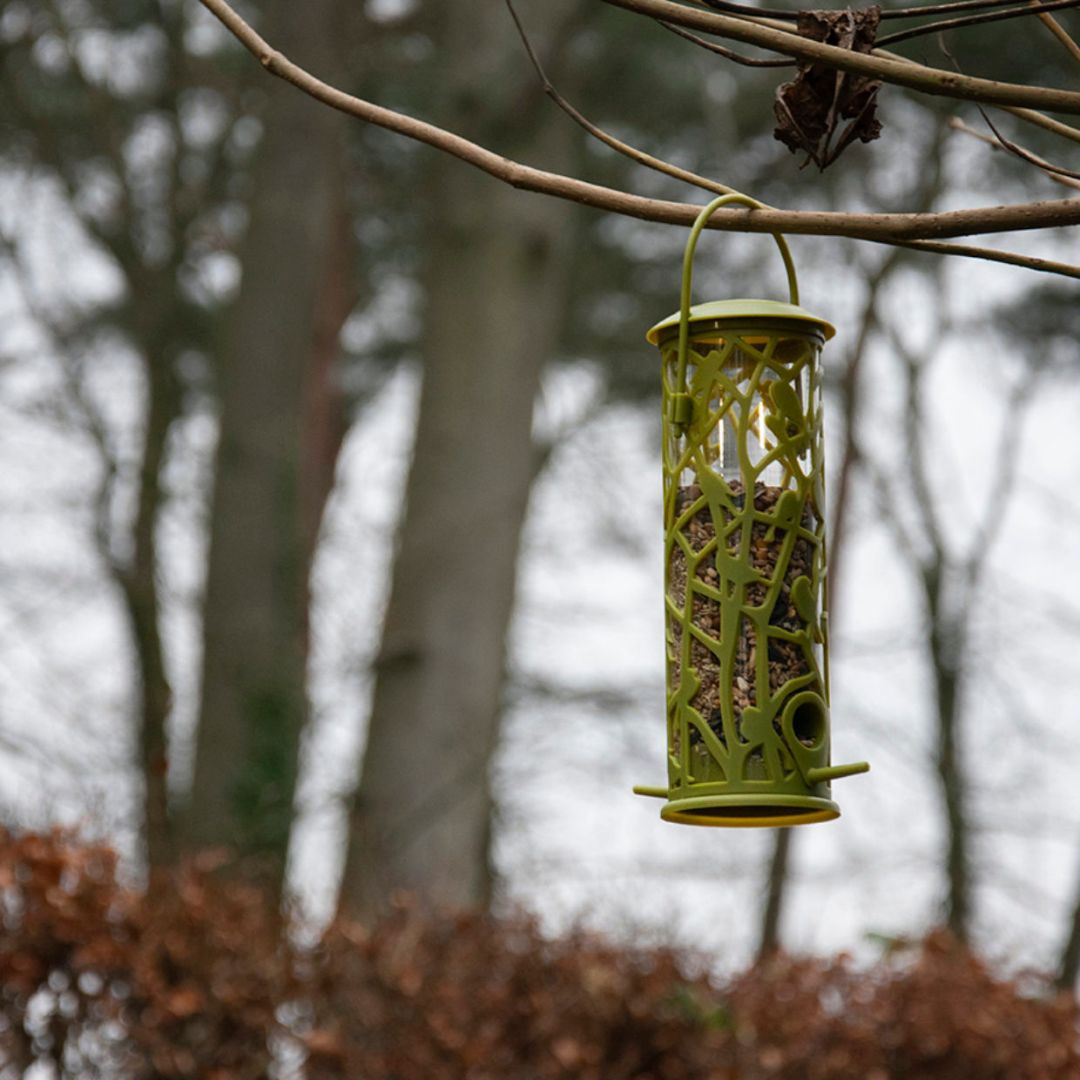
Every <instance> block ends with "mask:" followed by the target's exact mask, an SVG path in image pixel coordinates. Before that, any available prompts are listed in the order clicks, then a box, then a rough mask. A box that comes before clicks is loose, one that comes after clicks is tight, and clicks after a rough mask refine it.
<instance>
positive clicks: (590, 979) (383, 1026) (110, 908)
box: [0, 831, 1080, 1080]
mask: <svg viewBox="0 0 1080 1080" xmlns="http://www.w3.org/2000/svg"><path fill="white" fill-rule="evenodd" d="M211 871H212V866H211V865H209V863H203V864H202V865H195V866H189V867H186V868H184V869H182V870H179V871H177V872H176V873H175V874H172V875H169V876H168V877H163V878H162V879H161V880H160V881H157V882H154V883H153V884H152V885H151V887H150V888H148V889H146V890H134V889H130V888H125V887H123V886H122V885H121V884H119V883H118V881H117V878H116V859H115V856H114V855H113V853H112V852H111V851H110V850H109V849H108V848H107V847H105V846H103V845H95V844H85V843H79V842H78V841H76V840H75V839H74V838H73V837H71V836H70V835H68V834H64V833H51V834H46V835H23V836H15V835H13V834H11V833H6V832H3V831H0V1077H2V1078H5V1080H6V1078H7V1077H9V1076H12V1077H14V1076H20V1075H23V1074H24V1073H25V1072H26V1070H27V1069H28V1068H30V1066H31V1065H34V1064H39V1065H46V1066H51V1067H52V1070H53V1074H54V1075H59V1076H62V1077H79V1078H84V1077H109V1078H111V1080H129V1078H130V1080H134V1078H139V1080H141V1078H149V1077H165V1078H171V1077H176V1078H179V1077H193V1078H206V1080H234V1078H244V1077H251V1078H254V1077H269V1076H274V1077H277V1078H281V1080H290V1078H295V1080H301V1078H303V1080H339V1078H340V1080H345V1078H348V1080H420V1078H424V1080H441V1078H447V1080H457V1078H461V1080H496V1078H497V1080H526V1078H528V1080H547V1078H552V1080H555V1078H581V1080H849V1078H850V1080H906V1078H911V1080H915V1078H918V1080H952V1078H957V1080H959V1078H961V1077H963V1078H971V1077H976V1078H978V1080H998V1078H1001V1080H1005V1078H1008V1080H1036V1078H1037V1080H1066V1078H1076V1077H1080V1045H1078V1027H1077V1021H1078V1011H1077V1005H1076V1001H1075V999H1074V998H1072V997H1071V996H1061V995H1059V996H1053V995H1051V994H1050V993H1049V991H1048V989H1047V985H1048V984H1047V983H1045V982H1044V981H1041V980H1038V979H1034V978H1031V979H1028V980H1027V981H1026V982H1018V981H1015V980H1007V979H1002V978H1000V977H999V976H997V975H995V974H994V973H992V972H991V971H990V970H989V969H988V968H987V966H986V965H985V964H983V963H982V962H981V961H980V960H979V959H978V958H977V957H975V956H973V955H972V954H971V953H970V952H968V951H966V950H965V949H963V948H961V947H960V946H958V945H957V944H956V943H954V942H953V941H952V940H951V939H950V938H949V937H948V936H946V935H944V934H933V935H931V936H930V937H928V938H927V939H926V940H925V941H924V942H922V943H920V944H919V945H917V946H912V947H911V948H909V949H907V950H902V951H898V952H896V953H895V954H894V955H892V956H890V957H888V958H886V959H885V960H883V961H881V962H880V963H879V964H877V965H876V966H874V967H873V968H870V969H865V968H860V967H857V966H855V965H854V964H852V963H851V962H850V961H849V960H847V959H845V958H843V957H841V958H837V959H833V960H820V959H805V958H803V959H797V958H792V957H785V956H777V957H775V958H773V959H772V960H770V961H769V962H768V963H766V964H762V965H758V966H757V967H754V968H752V969H750V970H748V971H746V972H744V973H742V974H741V975H739V976H737V977H736V978H734V979H731V980H728V981H726V982H720V981H718V980H716V979H710V978H708V977H707V976H705V975H704V974H700V973H698V974H693V973H691V972H690V970H689V968H688V967H687V964H686V958H680V957H679V956H678V955H677V954H676V953H674V952H673V951H671V950H663V949H649V950H633V949H627V948H625V947H617V946H615V945H612V944H608V943H604V942H602V941H600V940H598V939H597V938H595V937H594V936H590V935H586V934H577V935H571V936H569V937H566V938H561V939H556V940H551V939H546V938H545V937H544V936H543V935H542V934H541V933H540V932H539V930H538V928H537V927H536V925H535V924H534V923H532V922H530V921H529V920H527V919H515V920H502V921H499V920H495V919H492V918H489V917H485V916H481V915H461V916H457V917H454V918H445V917H444V918H436V917H431V916H429V915H426V914H425V913H423V912H422V911H421V909H420V908H419V907H417V906H415V905H414V904H412V903H410V902H408V901H407V900H402V901H401V902H400V903H399V904H398V905H397V906H396V907H395V909H394V910H393V911H392V912H391V914H390V915H389V916H388V917H387V918H386V919H385V920H383V921H382V922H381V923H380V924H379V925H377V926H375V927H373V928H371V929H368V930H365V929H362V928H360V927H357V926H355V925H345V924H339V925H336V926H334V927H333V928H331V929H330V930H329V931H328V932H327V933H326V934H325V935H324V937H323V939H322V941H321V942H320V943H319V944H318V946H317V947H316V948H314V949H300V948H297V947H290V946H288V945H287V944H283V943H282V935H281V926H280V920H279V919H278V918H277V917H276V915H275V914H274V913H273V912H271V911H269V910H268V909H267V908H266V907H265V905H264V904H263V902H262V900H261V898H260V896H259V895H258V893H257V892H255V891H254V890H252V889H250V888H248V887H245V886H243V885H241V884H237V883H235V882H224V881H219V880H217V879H216V878H215V877H214V875H213V873H212V872H211Z"/></svg>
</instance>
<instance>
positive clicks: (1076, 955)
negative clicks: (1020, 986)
mask: <svg viewBox="0 0 1080 1080" xmlns="http://www.w3.org/2000/svg"><path fill="white" fill-rule="evenodd" d="M1078 975H1080V880H1078V881H1077V885H1076V891H1075V893H1074V894H1073V902H1072V911H1071V913H1070V915H1069V928H1068V934H1067V935H1066V937H1065V944H1064V945H1063V946H1062V948H1061V956H1060V957H1059V959H1058V970H1057V978H1056V979H1055V982H1056V984H1057V986H1058V987H1059V988H1060V989H1061V990H1075V989H1076V979H1077V976H1078Z"/></svg>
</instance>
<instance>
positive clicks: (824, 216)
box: [200, 0, 1080, 277]
mask: <svg viewBox="0 0 1080 1080" xmlns="http://www.w3.org/2000/svg"><path fill="white" fill-rule="evenodd" d="M200 2H201V3H202V4H203V6H204V7H206V8H207V9H208V10H209V11H211V12H212V13H213V14H214V15H215V16H217V18H219V19H220V20H221V21H222V23H223V24H224V25H225V26H226V27H227V28H228V29H229V31H230V32H231V33H232V34H233V35H234V36H235V37H236V38H237V39H238V40H239V41H240V42H241V43H242V44H243V45H244V46H245V48H247V49H248V50H249V51H250V52H251V53H252V54H253V55H254V56H256V57H257V58H258V59H259V60H260V62H261V63H262V64H263V66H264V67H265V68H266V70H267V71H269V72H270V73H271V74H274V75H277V76H278V77H279V78H282V79H284V80H285V81H286V82H289V83H291V84H292V85H294V86H296V87H297V88H298V89H300V90H302V91H303V92H304V93H306V94H308V95H309V96H311V97H313V98H315V99H316V100H318V101H321V102H323V103H324V104H326V105H329V106H330V107H332V108H335V109H338V110H340V111H341V112H345V113H347V114H349V115H350V116H355V117H357V118H359V119H361V120H364V121H367V122H368V123H372V124H376V125H377V126H379V127H384V128H386V129H388V130H391V131H396V132H398V133H400V134H402V135H406V136H408V137H409V138H412V139H415V140H417V141H418V142H423V143H426V144H427V145H429V146H433V147H434V148H436V149H438V150H441V151H443V152H444V153H448V154H450V155H452V156H453V157H457V158H459V159H460V160H462V161H465V162H468V163H469V164H471V165H474V166H475V167H476V168H479V169H481V170H483V171H484V172H486V173H488V174H489V175H491V176H494V177H495V178H496V179H499V180H502V181H503V182H505V183H507V184H510V185H511V186H512V187H515V188H518V189H520V190H524V191H535V192H541V193H543V194H547V195H552V196H555V197H557V198H563V199H568V200H570V201H573V202H578V203H581V204H583V205H586V206H593V207H596V208H599V209H602V210H607V211H610V212H612V213H618V214H623V215H626V216H628V217H634V218H640V219H642V220H646V221H654V222H658V223H661V224H670V225H683V226H689V225H691V224H692V223H693V221H694V219H695V218H696V217H697V215H698V213H699V211H700V207H699V206H697V205H694V204H687V203H677V202H668V201H665V200H660V199H648V198H644V197H642V196H640V195H632V194H630V193H629V192H625V191H619V190H617V189H614V188H608V187H603V186H601V185H599V184H591V183H588V182H586V181H583V180H577V179H574V178H573V177H568V176H563V175H561V174H559V173H552V172H547V171H545V170H542V169H534V168H531V167H530V166H526V165H522V164H521V163H519V162H516V161H513V160H511V159H510V158H505V157H503V156H501V155H500V154H496V153H494V152H493V151H491V150H488V149H487V148H486V147H483V146H480V145H478V144H477V143H474V142H470V141H469V140H468V139H464V138H462V137H461V136H460V135H455V134H454V133H452V132H449V131H446V130H444V129H442V128H439V127H436V126H435V125H433V124H428V123H425V122H424V121H422V120H416V119H414V118H413V117H410V116H405V115H404V114H402V113H398V112H394V111H393V110H391V109H387V108H384V107H382V106H380V105H375V104H373V103H371V102H368V101H364V100H363V99H361V98H357V97H353V96H352V95H350V94H346V93H345V92H344V91H342V90H338V89H337V88H335V87H333V86H329V85H328V84H327V83H324V82H322V81H321V80H319V79H317V78H315V76H313V75H311V74H310V73H309V72H307V71H305V70H304V69H303V68H301V67H298V66H297V65H296V64H294V63H292V62H291V61H290V60H288V59H287V58H286V57H285V56H283V55H282V54H281V53H279V52H277V51H276V50H275V49H272V48H271V47H270V46H269V45H268V44H267V43H266V41H264V40H263V38H262V37H260V36H259V34H258V33H256V31H255V30H254V29H253V28H252V27H251V26H249V25H248V24H247V23H246V22H245V21H244V20H243V19H242V18H241V17H240V16H239V15H238V14H237V13H236V12H235V11H234V10H233V9H232V8H231V7H230V6H229V4H228V3H227V2H226V0H200ZM840 51H843V50H840ZM1077 223H1080V200H1076V201H1073V200H1060V201H1056V202H1043V203H1025V204H1020V205H1012V206H997V207H989V208H985V209H978V210H952V211H945V212H940V213H927V214H895V213H890V214H845V213H837V212H825V211H792V210H766V209H760V210H730V211H727V210H725V211H722V212H721V213H718V214H716V215H714V216H713V218H712V219H711V221H710V223H709V224H710V227H712V228H717V229H730V230H733V231H736V232H755V233H756V232H784V233H791V234H793V235H796V234H801V235H818V236H847V237H851V238H852V239H857V240H872V241H876V242H880V243H902V244H904V245H909V246H910V245H912V244H914V243H915V242H918V241H923V240H931V241H933V242H934V244H935V245H936V246H929V245H928V246H926V247H925V250H931V251H933V250H936V251H940V252H941V253H947V254H962V255H968V256H975V257H979V258H988V259H990V260H992V261H996V262H1008V263H1010V264H1011V265H1015V266H1026V267H1029V268H1031V269H1036V270H1044V271H1047V272H1051V273H1060V274H1064V275H1065V276H1068V277H1080V267H1076V266H1069V265H1066V264H1061V263H1051V262H1049V261H1048V260H1045V259H1032V258H1029V257H1027V256H1023V255H1013V254H1005V253H1001V252H991V251H985V252H983V250H982V249H972V248H967V249H965V248H964V247H963V246H962V245H951V244H950V245H941V244H939V243H938V241H940V240H941V239H948V238H952V237H957V236H970V235H973V234H978V233H992V232H1009V231H1014V230H1026V229H1035V228H1054V227H1059V226H1064V225H1072V224H1077Z"/></svg>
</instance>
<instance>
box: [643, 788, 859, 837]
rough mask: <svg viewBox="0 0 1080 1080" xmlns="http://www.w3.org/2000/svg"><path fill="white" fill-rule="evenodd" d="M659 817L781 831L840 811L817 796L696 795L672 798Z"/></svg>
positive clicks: (829, 819) (685, 823)
mask: <svg viewBox="0 0 1080 1080" xmlns="http://www.w3.org/2000/svg"><path fill="white" fill-rule="evenodd" d="M660 816H661V817H662V818H663V819H664V820H665V821H676V822H678V823H679V824H680V825H712V826H719V827H721V828H728V829H730V828H746V827H754V828H763V827H764V828H780V827H781V826H786V825H811V824H813V823H814V822H817V821H832V820H833V819H834V818H838V817H839V816H840V807H839V806H837V805H836V803H834V802H833V801H832V800H831V799H821V798H818V797H817V796H814V795H748V794H742V795H697V796H689V797H687V798H681V799H676V798H669V801H668V802H667V803H666V804H665V805H664V806H663V808H662V809H661V810H660Z"/></svg>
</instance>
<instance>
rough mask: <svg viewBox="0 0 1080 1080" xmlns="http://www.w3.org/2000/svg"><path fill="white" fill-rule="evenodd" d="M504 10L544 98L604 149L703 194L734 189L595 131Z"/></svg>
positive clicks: (508, 0)
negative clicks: (556, 85) (702, 191)
mask: <svg viewBox="0 0 1080 1080" xmlns="http://www.w3.org/2000/svg"><path fill="white" fill-rule="evenodd" d="M506 6H507V8H508V9H509V11H510V17H511V18H512V19H513V20H514V25H515V26H516V27H517V32H518V36H519V37H520V38H521V43H522V45H524V47H525V52H526V53H527V54H528V57H529V60H530V62H531V63H532V66H533V68H534V69H535V71H536V74H537V76H538V77H539V79H540V83H541V85H542V86H543V88H544V93H545V94H547V96H548V97H549V98H551V100H552V101H554V102H555V104H556V105H558V106H559V108H560V109H562V111H563V112H564V113H566V115H567V116H569V117H570V119H571V120H573V121H574V123H575V124H578V125H579V126H580V127H582V128H584V129H585V131H587V132H588V133H589V134H590V135H591V136H592V137H593V138H594V139H599V140H600V142H602V143H604V145H605V146H609V147H611V149H612V150H615V151H617V152H618V153H620V154H624V155H625V156H626V157H628V158H630V159H631V160H632V161H636V162H637V163H638V164H639V165H644V166H645V167H646V168H649V169H655V170H656V171H657V172H661V173H664V174H666V175H667V176H671V177H674V178H675V179H676V180H682V181H684V182H685V183H687V184H693V185H694V186H695V187H699V188H703V189H704V190H706V191H713V192H716V194H718V195H728V194H731V193H732V192H733V191H734V190H735V189H734V188H730V187H728V186H727V185H726V184H721V183H719V182H718V181H716V180H710V179H709V178H708V177H707V176H700V175H699V174H698V173H695V172H690V170H689V169H682V168H680V167H679V166H678V165H675V164H673V163H672V162H670V161H664V160H663V159H662V158H658V157H654V156H653V155H652V154H647V153H646V152H645V151H644V150H639V149H638V148H637V147H636V146H631V145H630V143H627V142H623V140H622V139H617V138H616V137H615V136H614V135H611V134H609V133H608V132H606V131H604V129H603V128H600V127H597V125H596V124H594V123H593V122H592V121H591V120H589V119H588V117H586V116H585V115H583V114H582V113H581V112H579V111H578V110H577V109H576V108H574V106H573V105H571V104H570V102H569V101H567V100H566V98H564V97H563V96H562V94H560V93H559V91H558V90H557V89H556V87H555V84H554V83H553V82H552V81H551V80H550V79H549V78H548V76H547V72H546V71H545V70H544V66H543V65H542V64H541V63H540V58H539V57H538V56H537V55H536V50H535V49H534V48H533V47H532V42H531V41H530V40H529V35H528V34H526V32H525V27H524V26H523V25H522V22H521V19H520V18H518V13H517V9H516V8H515V7H514V4H513V0H506Z"/></svg>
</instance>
